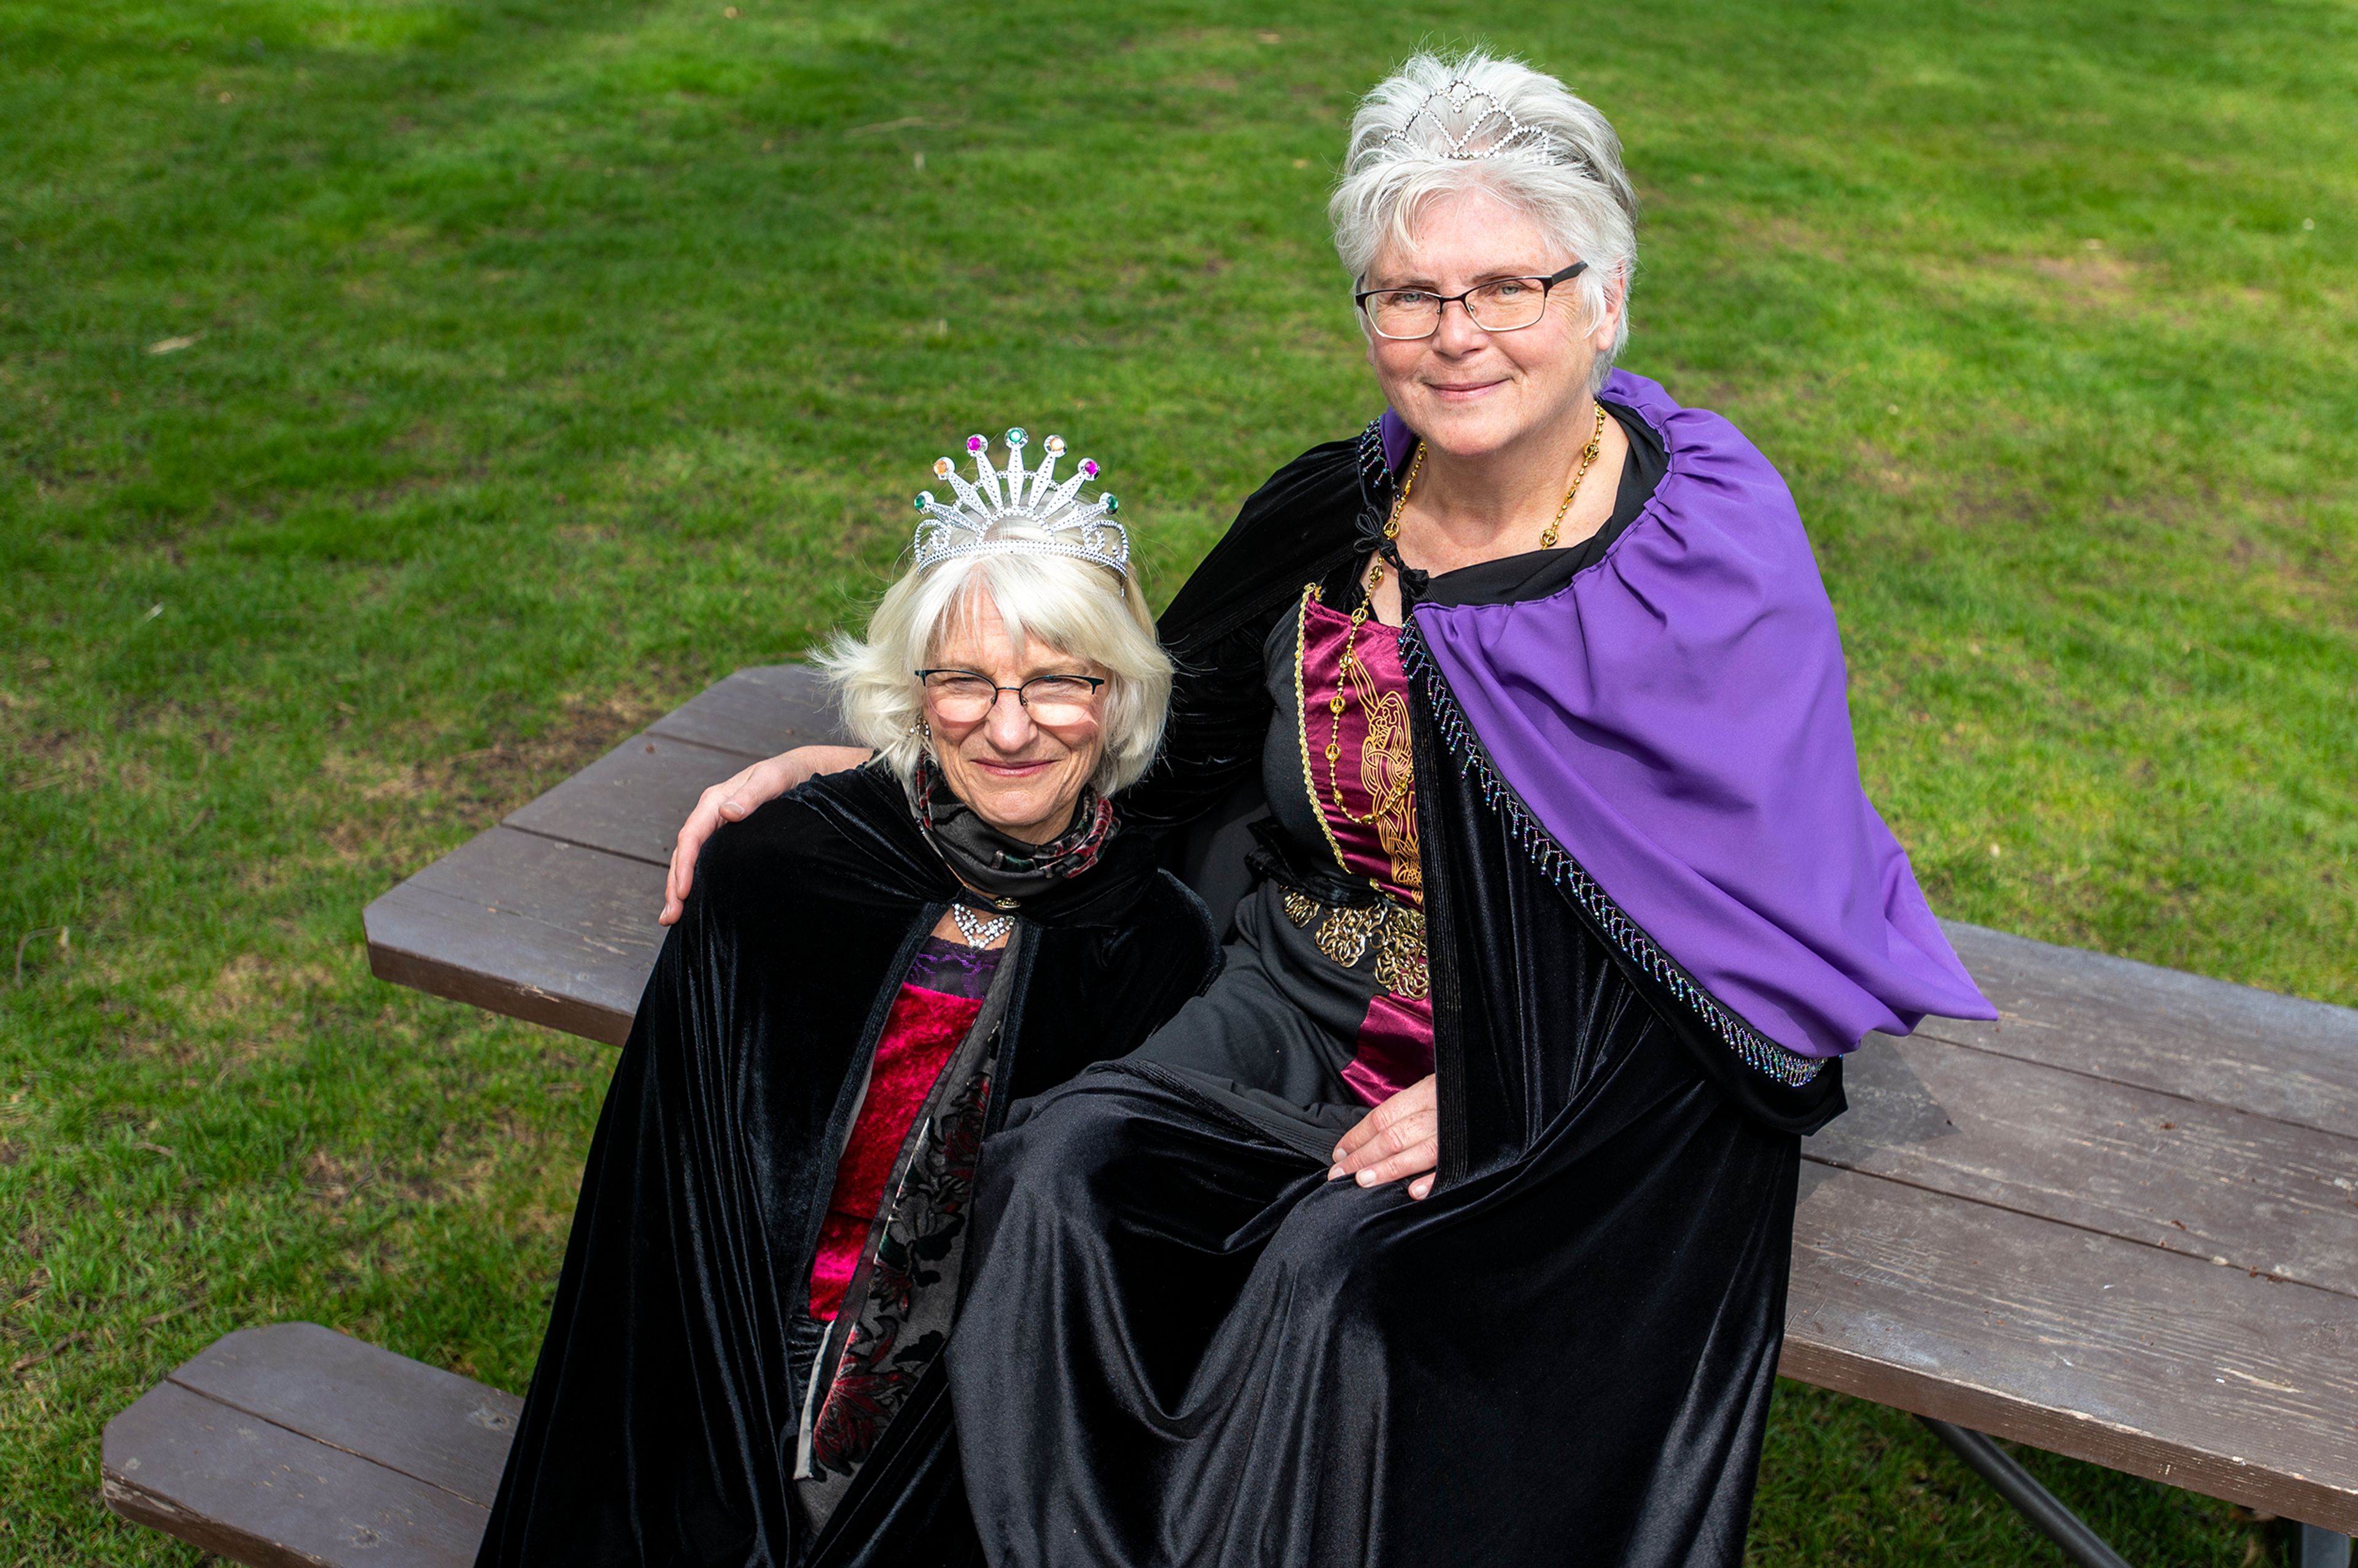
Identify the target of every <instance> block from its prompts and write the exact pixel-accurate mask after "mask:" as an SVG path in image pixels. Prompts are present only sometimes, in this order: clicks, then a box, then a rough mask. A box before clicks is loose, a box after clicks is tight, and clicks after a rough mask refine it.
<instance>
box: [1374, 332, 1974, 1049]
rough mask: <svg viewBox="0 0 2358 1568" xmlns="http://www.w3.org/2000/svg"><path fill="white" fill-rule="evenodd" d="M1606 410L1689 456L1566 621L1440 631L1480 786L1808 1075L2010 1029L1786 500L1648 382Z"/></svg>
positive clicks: (1449, 613)
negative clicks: (1853, 700)
mask: <svg viewBox="0 0 2358 1568" xmlns="http://www.w3.org/2000/svg"><path fill="white" fill-rule="evenodd" d="M1604 395H1605V396H1606V399H1607V400H1609V401H1611V402H1613V403H1615V404H1617V405H1619V406H1622V407H1625V408H1628V409H1631V410H1633V411H1635V412H1636V413H1637V415H1638V416H1639V417H1641V418H1643V419H1644V420H1645V421H1646V422H1647V424H1649V425H1650V426H1651V427H1653V429H1654V430H1655V432H1656V433H1657V434H1658V435H1659V436H1660V438H1661V439H1662V444H1663V446H1664V448H1665V449H1666V450H1667V452H1668V454H1669V459H1670V462H1669V469H1668V471H1667V472H1666V473H1665V475H1664V476H1663V478H1662V481H1661V483H1660V486H1659V487H1658V488H1657V489H1656V491H1655V492H1654V496H1653V499H1652V500H1651V501H1650V502H1649V503H1647V505H1646V508H1645V510H1644V511H1642V512H1641V513H1639V515H1638V518H1637V520H1636V521H1635V522H1633V523H1632V524H1630V525H1629V527H1628V530H1627V531H1626V532H1624V533H1623V534H1622V535H1621V536H1620V537H1619V538H1618V539H1617V540H1615V541H1614V543H1613V545H1612V546H1611V547H1610V548H1609V549H1608V550H1607V551H1606V554H1605V556H1604V557H1603V558H1602V559H1601V560H1599V561H1598V562H1597V563H1596V564H1595V565H1594V566H1592V567H1590V568H1586V569H1585V570H1583V571H1582V572H1581V573H1580V574H1579V575H1578V576H1576V577H1574V579H1572V581H1571V583H1570V584H1569V585H1567V586H1566V587H1565V588H1563V589H1561V590H1559V591H1558V592H1556V593H1554V594H1552V595H1550V596H1548V597H1547V598H1544V599H1537V600H1525V601H1522V602H1520V603H1511V604H1474V605H1456V606H1448V607H1435V606H1432V605H1421V606H1419V607H1418V608H1417V610H1416V611H1415V612H1414V615H1413V618H1412V629H1413V635H1414V639H1415V641H1416V643H1418V644H1419V645H1421V647H1422V650H1423V651H1424V653H1425V654H1427V655H1428V656H1429V659H1430V664H1431V666H1432V667H1433V672H1434V673H1435V674H1437V676H1439V678H1440V680H1441V681H1442V682H1443V683H1444V687H1445V689H1444V690H1441V691H1440V692H1439V693H1438V694H1437V695H1438V697H1439V698H1440V700H1441V706H1442V707H1444V708H1454V709H1455V717H1456V718H1462V720H1463V722H1464V725H1465V727H1466V729H1469V730H1471V732H1472V736H1471V740H1470V741H1468V740H1467V739H1466V737H1465V736H1463V735H1462V734H1460V735H1457V736H1455V737H1453V744H1466V745H1477V746H1478V752H1479V755H1476V756H1471V757H1466V756H1461V757H1460V758H1459V759H1458V760H1459V761H1460V762H1464V763H1466V764H1467V765H1479V766H1482V767H1484V768H1485V769H1486V770H1494V771H1495V774H1496V776H1497V777H1498V778H1499V779H1501V780H1503V781H1504V783H1505V784H1507V785H1509V786H1511V790H1512V792H1513V795H1516V796H1520V807H1521V808H1523V809H1527V810H1528V812H1529V814H1530V816H1531V817H1532V818H1534V819H1535V820H1536V823H1537V825H1538V827H1540V828H1541V829H1543V830H1544V832H1545V835H1546V836H1547V837H1548V838H1552V840H1553V844H1554V846H1556V847H1560V849H1562V851H1563V854H1564V855H1566V856H1568V857H1570V859H1571V860H1572V861H1574V862H1576V866H1574V868H1572V874H1573V875H1574V880H1575V881H1585V879H1594V884H1595V887H1598V888H1601V889H1602V890H1603V892H1604V893H1605V895H1606V897H1608V898H1609V899H1610V901H1611V903H1614V904H1617V905H1618V907H1619V909H1620V910H1621V911H1622V912H1623V913H1625V914H1627V915H1628V918H1629V919H1630V920H1631V921H1634V922H1635V923H1636V924H1637V925H1639V926H1640V927H1642V928H1643V934H1644V936H1646V937H1650V939H1651V941H1652V943H1654V944H1656V945H1658V946H1659V947H1660V950H1661V951H1662V952H1664V953H1667V954H1668V955H1669V957H1671V959H1673V960H1675V962H1676V964H1677V965H1678V966H1679V967H1680V968H1682V969H1683V970H1685V971H1686V973H1687V974H1688V975H1690V976H1692V977H1693V979H1694V980H1695V982H1697V983H1698V984H1699V985H1700V986H1701V987H1702V988H1703V989H1704V991H1706V992H1707V993H1708V994H1709V997H1710V998H1711V999H1713V1000H1715V1001H1716V1002H1717V1003H1718V1004H1720V1005H1721V1006H1724V1007H1725V1008H1726V1009H1728V1010H1730V1011H1733V1012H1734V1013H1735V1014H1736V1017H1737V1018H1740V1019H1741V1020H1742V1021H1743V1022H1746V1023H1747V1024H1749V1025H1750V1026H1751V1028H1752V1029H1754V1030H1757V1031H1758V1032H1759V1033H1760V1034H1761V1035H1763V1036H1766V1037H1767V1039H1768V1040H1769V1041H1772V1042H1774V1043H1775V1044H1779V1045H1781V1046H1783V1047H1785V1048H1786V1049H1787V1050H1790V1051H1792V1052H1795V1053H1798V1054H1801V1055H1802V1056H1805V1057H1825V1056H1832V1055H1836V1054H1841V1053H1844V1052H1846V1051H1849V1050H1851V1049H1852V1048H1853V1047H1855V1045H1857V1044H1858V1043H1859V1040H1860V1038H1861V1037H1862V1036H1863V1035H1865V1034H1866V1033H1867V1032H1868V1031H1870V1030H1880V1031H1883V1032H1884V1033H1895V1034H1904V1033H1909V1031H1910V1030H1912V1029H1913V1028H1914V1027H1915V1026H1916V1024H1917V1022H1919V1021H1920V1019H1922V1018H1923V1017H1924V1016H1925V1015H1926V1014H1928V1013H1939V1014H1943V1015H1945V1016H1948V1017H1952V1018H1995V1017H1996V1016H1997V1014H1996V1010H1995V1009H1993V1008H1992V1007H1991V1006H1990V1004H1989V1003H1988V1001H1986V1000H1985V999H1984V998H1983V996H1982V994H1981V992H1980V990H1979V989H1977V988H1976V987H1975V986H1974V981H1973V978H1972V977H1971V976H1969V975H1968V974H1966V972H1965V968H1964V966H1963V964H1961V963H1960V962H1958V960H1957V956H1956V954H1955V953H1954V951H1952V949H1951V948H1950V946H1949V943H1948V939H1947V938H1946V937H1945V936H1944V935H1942V932H1941V928H1940V926H1939V925H1938V924H1937V923H1936V922H1935V921H1934V920H1933V918H1932V912H1931V909H1930V908H1929V907H1928V906H1927V905H1926V903H1925V902H1924V895H1923V892H1921V891H1920V889H1919V888H1918V887H1917V885H1916V877H1915V873H1914V871H1912V870H1911V869H1910V868H1909V863H1908V856H1907V852H1906V851H1905V850H1903V849H1900V847H1899V845H1898V841H1897V840H1895V839H1894V838H1892V836H1891V832H1890V830H1889V829H1888V828H1887V827H1885V826H1884V823H1883V819H1882V818H1881V817H1880V816H1877V814H1876V810H1875V807H1874V806H1873V804H1872V803H1870V802H1869V801H1868V800H1867V798H1866V791H1865V789H1864V788H1863V787H1862V786H1861V784H1860V782H1859V773H1858V755H1857V751H1856V748H1855V744H1854V742H1853V741H1852V737H1851V726H1850V706H1849V702H1848V698H1847V696H1846V692H1845V684H1844V683H1845V679H1846V676H1845V671H1844V663H1843V652H1842V641H1841V637H1840V634H1839V633H1838V632H1837V630H1836V628H1835V625H1834V615H1833V605H1832V604H1831V603H1830V602H1829V601H1828V600H1827V598H1826V592H1825V587H1824V585H1823V583H1822V582H1821V581H1820V580H1819V577H1818V568H1817V561H1816V558H1815V557H1813V556H1812V554H1811V551H1810V544H1809V538H1808V535H1806V534H1805V533H1804V532H1803V530H1802V526H1801V514H1800V512H1799V511H1798V510H1797V509H1796V508H1795V506H1794V504H1793V498H1792V495H1791V492H1790V491H1788V490H1787V489H1786V486H1785V481H1784V480H1783V479H1782V478H1781V477H1780V476H1779V474H1778V472H1777V470H1775V469H1774V468H1773V467H1771V466H1770V465H1769V462H1768V459H1767V458H1765V457H1763V456H1762V455H1761V454H1760V452H1759V450H1758V449H1757V448H1755V447H1754V446H1753V445H1752V443H1751V442H1749V441H1748V440H1747V439H1746V438H1744V436H1743V435H1742V434H1741V433H1740V432H1739V431H1738V430H1737V429H1736V427H1735V426H1733V425H1731V424H1729V423H1728V422H1727V421H1726V420H1725V419H1723V418H1721V417H1720V416H1718V415H1716V414H1713V413H1711V412H1709V411H1707V410H1704V409H1700V408H1682V407H1680V406H1678V405H1677V404H1676V403H1674V402H1672V401H1671V397H1670V396H1669V395H1668V394H1666V393H1665V392H1664V391H1663V390H1662V388H1661V387H1660V386H1659V385H1657V384H1655V383H1653V382H1650V381H1648V380H1646V379H1645V378H1644V377H1642V376H1636V375H1631V374H1629V373H1628V372H1626V371H1616V372H1614V373H1613V375H1612V377H1611V379H1610V380H1609V381H1607V382H1606V386H1605V392H1604ZM1382 436H1383V440H1384V448H1385V455H1386V457H1387V459H1388V460H1389V461H1390V466H1391V468H1392V470H1393V471H1394V472H1395V473H1397V472H1398V471H1399V469H1400V465H1401V463H1402V462H1404V461H1405V460H1406V459H1407V455H1408V452H1409V450H1410V449H1411V447H1412V444H1413V442H1414V439H1415V438H1414V436H1413V434H1412V432H1411V431H1410V430H1409V429H1408V427H1406V426H1404V425H1402V424H1401V422H1400V419H1399V417H1398V416H1396V415H1394V414H1392V413H1390V411H1387V412H1386V413H1385V415H1384V417H1383V423H1382ZM1506 804H1507V806H1509V808H1512V807H1513V806H1514V803H1513V802H1511V801H1509V802H1508V803H1506ZM1543 859H1544V857H1543ZM1584 872H1585V879H1584V878H1582V877H1581V876H1580V873H1584Z"/></svg>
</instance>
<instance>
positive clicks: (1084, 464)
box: [1081, 458, 1098, 479]
mask: <svg viewBox="0 0 2358 1568" xmlns="http://www.w3.org/2000/svg"><path fill="white" fill-rule="evenodd" d="M1081 476H1082V477H1083V478H1084V479H1095V478H1097V477H1098V460H1097V459H1095V458H1083V459H1082V460H1081Z"/></svg>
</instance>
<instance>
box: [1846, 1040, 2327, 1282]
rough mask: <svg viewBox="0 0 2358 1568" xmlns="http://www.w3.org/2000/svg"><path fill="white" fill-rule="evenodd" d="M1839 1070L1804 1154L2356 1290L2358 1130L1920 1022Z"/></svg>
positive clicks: (2196, 1254) (2195, 1253) (2149, 1243)
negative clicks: (1968, 1039)
mask: <svg viewBox="0 0 2358 1568" xmlns="http://www.w3.org/2000/svg"><path fill="white" fill-rule="evenodd" d="M1844 1087H1845V1089H1846V1090H1847V1091H1848V1092H1849V1095H1850V1100H1851V1109H1850V1111H1849V1112H1848V1113H1847V1114H1846V1115H1844V1116H1842V1117H1840V1118H1838V1119H1835V1120H1834V1121H1833V1124H1832V1125H1830V1126H1829V1127H1827V1128H1826V1130H1824V1131H1823V1132H1822V1133H1820V1134H1819V1135H1818V1136H1816V1137H1814V1138H1812V1139H1810V1140H1809V1141H1807V1142H1806V1143H1804V1144H1803V1145H1802V1150H1803V1153H1804V1154H1805V1156H1806V1157H1807V1158H1809V1159H1810V1160H1812V1161H1816V1162H1823V1163H1826V1164H1832V1165H1837V1166H1844V1167H1848V1168H1853V1169H1857V1170H1863V1171H1867V1172H1870V1173H1874V1174H1877V1175H1881V1176H1887V1177H1890V1178H1892V1179H1894V1180H1897V1181H1902V1182H1906V1183H1909V1184H1911V1185H1915V1186H1921V1187H1929V1188H1931V1189H1932V1190H1934V1191H1936V1192H1943V1193H1947V1194H1950V1195H1952V1196H1957V1197H1965V1198H1972V1199H1975V1200H1977V1201H1979V1202H1983V1203H1989V1204H1995V1205H1996V1206H1999V1207H2002V1208H2009V1209H2013V1210H2015V1211H2017V1213H2022V1214H2030V1215H2037V1216H2040V1217H2045V1218H2049V1219H2054V1220H2059V1221H2061V1222H2063V1223H2065V1224H2069V1225H2076V1226H2081V1227H2085V1228H2088V1229H2093V1230H2101V1231H2104V1233H2106V1234H2108V1235H2112V1236H2117V1237H2120V1238H2123V1239H2125V1240H2128V1241H2135V1242H2139V1243H2142V1244H2144V1245H2147V1246H2152V1247H2160V1248H2163V1249H2168V1250H2170V1251H2175V1252H2183V1253H2186V1254H2188V1255H2190V1256H2191V1257H2196V1258H2200V1259H2202V1260H2206V1261H2209V1260H2223V1261H2224V1262H2226V1263H2230V1264H2233V1265H2234V1266H2235V1267H2238V1268H2242V1269H2247V1270H2253V1269H2255V1270H2258V1271H2262V1272H2265V1273H2274V1274H2277V1275H2281V1276H2284V1277H2286V1278H2289V1279H2294V1280H2299V1281H2302V1282H2303V1283H2306V1284H2310V1285H2315V1286H2318V1287H2320V1288H2321V1289H2326V1290H2333V1291H2339V1292H2342V1293H2343V1294H2345V1295H2352V1296H2358V1140H2352V1139H2348V1138H2342V1137H2338V1136H2336V1135H2335V1134H2332V1133H2330V1132H2320V1131H2317V1130H2313V1129H2310V1128H2307V1127H2300V1126H2295V1125H2293V1124H2290V1123H2288V1122H2284V1121H2278V1120H2276V1119H2272V1118H2268V1117H2264V1116H2255V1115H2253V1114H2251V1113H2249V1112H2246V1111H2242V1110H2236V1109H2233V1108H2228V1107H2224V1106H2213V1105H2203V1104H2200V1103H2195V1102H2190V1101H2187V1100H2184V1099H2180V1098H2176V1097H2174V1096H2169V1095H2164V1094H2159V1093H2157V1092H2155V1091H2153V1090H2149V1089H2141V1088H2136V1087H2130V1086H2126V1085H2121V1084H2113V1083H2106V1082H2104V1081H2101V1080H2094V1079H2090V1078H2087V1077H2084V1076H2081V1075H2079V1074H2076V1073H2066V1072H2062V1071H2060V1070H2058V1069H2056V1068H2053V1067H2048V1066H2042V1065H2039V1064H2037V1063H2033V1062H2027V1061H2023V1060H2020V1059H2018V1058H2015V1057H2008V1056H1996V1055H1992V1054H1989V1053H1987V1052H1984V1051H1979V1050H1975V1049H1973V1048H1970V1047H1966V1046H1960V1045H1952V1044H1946V1043H1943V1042H1942V1041H1938V1040H1934V1039H1930V1038H1926V1037H1923V1036H1919V1037H1917V1038H1915V1039H1910V1040H1904V1041H1893V1040H1888V1039H1885V1038H1883V1037H1880V1036H1877V1037H1875V1038H1872V1039H1870V1040H1869V1041H1868V1043H1867V1044H1866V1045H1865V1046H1863V1047H1862V1048H1861V1049H1860V1050H1859V1052H1858V1054H1855V1055H1854V1056H1853V1057H1852V1058H1851V1059H1850V1060H1849V1062H1847V1063H1846V1064H1844Z"/></svg>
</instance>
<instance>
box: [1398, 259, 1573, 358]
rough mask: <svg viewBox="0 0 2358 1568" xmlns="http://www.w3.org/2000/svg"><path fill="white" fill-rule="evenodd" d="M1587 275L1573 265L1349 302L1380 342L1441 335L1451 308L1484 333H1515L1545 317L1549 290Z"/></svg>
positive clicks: (1406, 289)
mask: <svg viewBox="0 0 2358 1568" xmlns="http://www.w3.org/2000/svg"><path fill="white" fill-rule="evenodd" d="M1587 270H1588V264H1587V263H1586V262H1585V261H1576V262H1574V263H1573V264H1572V265H1570V266H1568V267H1566V268H1564V269H1563V271H1562V272H1552V273H1550V274H1548V275H1547V276H1545V277H1494V278H1492V279H1491V280H1490V281H1489V282H1487V283H1477V284H1476V285H1475V286H1474V287H1471V288H1469V289H1467V290H1466V292H1465V293H1463V294H1435V293H1433V290H1431V289H1429V288H1368V289H1363V290H1361V291H1360V292H1359V293H1357V294H1355V295H1353V296H1352V297H1351V298H1352V299H1353V301H1354V302H1355V303H1357V306H1358V307H1359V308H1360V309H1361V310H1363V311H1365V312H1367V317H1368V327H1369V328H1371V329H1373V330H1374V332H1375V334H1376V336H1377V337H1379V338H1394V339H1399V340H1401V341H1413V340H1415V339H1418V338H1430V337H1431V336H1433V334H1434V333H1435V332H1438V331H1439V330H1441V314H1442V311H1443V310H1444V308H1447V307H1448V306H1449V305H1451V304H1452V303H1455V305H1457V307H1458V308H1461V309H1463V310H1464V311H1465V312H1466V319H1467V320H1469V321H1471V322H1473V323H1474V324H1475V325H1476V327H1479V328H1481V329H1482V330H1484V331H1486V332H1519V331H1520V330H1523V329H1524V328H1525V327H1528V326H1530V325H1531V324H1532V323H1533V322H1535V321H1537V320H1538V319H1540V318H1541V316H1543V315H1545V314H1547V298H1548V290H1550V289H1552V288H1553V287H1555V286H1556V285H1557V284H1559V283H1570V282H1571V281H1572V280H1573V279H1574V278H1575V277H1578V276H1580V275H1581V274H1582V273H1584V272H1586V271H1587Z"/></svg>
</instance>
